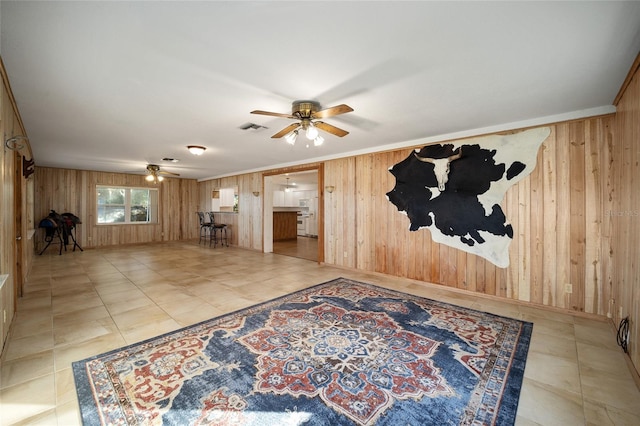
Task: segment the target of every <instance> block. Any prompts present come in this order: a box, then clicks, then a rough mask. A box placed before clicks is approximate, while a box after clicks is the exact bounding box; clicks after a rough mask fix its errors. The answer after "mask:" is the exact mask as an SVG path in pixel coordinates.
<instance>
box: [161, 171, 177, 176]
mask: <svg viewBox="0 0 640 426" xmlns="http://www.w3.org/2000/svg"><path fill="white" fill-rule="evenodd" d="M156 173H157V174H159V175H172V176H180V173H173V172H165V171H164V170H160V171H158V172H156Z"/></svg>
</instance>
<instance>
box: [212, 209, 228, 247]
mask: <svg viewBox="0 0 640 426" xmlns="http://www.w3.org/2000/svg"><path fill="white" fill-rule="evenodd" d="M208 213H209V223H210V224H211V228H210V229H211V235H210V240H209V246H211V240H213V247H214V248H215V247H216V246H217V245H218V232H220V244H221V245H222V246H224V245H225V243H226V245H227V247H229V239H228V238H227V225H226V224H225V223H216V221H215V219H214V217H213V212H208Z"/></svg>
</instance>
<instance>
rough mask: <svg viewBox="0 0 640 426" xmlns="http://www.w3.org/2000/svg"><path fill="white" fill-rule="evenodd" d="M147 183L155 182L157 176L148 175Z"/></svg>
mask: <svg viewBox="0 0 640 426" xmlns="http://www.w3.org/2000/svg"><path fill="white" fill-rule="evenodd" d="M144 179H145V180H146V181H147V182H153V181H154V180H155V176H154V175H147V177H145V178H144Z"/></svg>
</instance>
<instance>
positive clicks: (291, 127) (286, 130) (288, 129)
mask: <svg viewBox="0 0 640 426" xmlns="http://www.w3.org/2000/svg"><path fill="white" fill-rule="evenodd" d="M298 127H300V123H293V124H289V125H288V126H287V127H285V128H284V129H282V130H280V131H279V132H278V133H276V134H275V135H273V136H271V138H272V139H277V138H281V137H283V136H284V135H286V134H287V133H289V132H292V131H294V130H295V129H297V128H298Z"/></svg>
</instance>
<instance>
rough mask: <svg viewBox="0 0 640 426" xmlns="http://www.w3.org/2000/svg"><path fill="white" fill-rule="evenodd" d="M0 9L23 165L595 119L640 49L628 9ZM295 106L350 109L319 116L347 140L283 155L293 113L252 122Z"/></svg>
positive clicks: (349, 148)
mask: <svg viewBox="0 0 640 426" xmlns="http://www.w3.org/2000/svg"><path fill="white" fill-rule="evenodd" d="M0 15H1V23H0V25H1V26H0V29H1V35H0V37H1V43H0V53H1V55H2V59H3V61H4V64H5V67H6V69H7V73H8V76H9V79H10V82H11V85H12V88H13V92H14V95H15V98H16V100H17V103H18V107H19V109H20V113H21V115H22V118H23V121H24V124H25V127H26V130H27V134H28V136H29V139H30V142H31V146H32V149H33V153H34V157H35V160H36V165H39V166H49V167H64V168H76V169H88V170H101V171H114V172H139V173H143V172H144V170H145V165H146V164H147V163H156V164H160V165H161V166H162V167H163V168H165V169H166V170H169V171H173V172H177V173H180V174H181V176H182V177H187V178H196V179H206V178H209V177H217V176H224V175H230V174H237V173H240V172H244V171H252V170H261V169H266V168H271V167H273V166H276V165H278V166H280V165H288V164H300V163H305V162H309V161H313V160H317V159H327V158H335V157H339V156H344V155H347V153H362V152H367V151H374V150H380V149H387V148H390V147H397V146H408V145H416V144H421V143H423V142H424V143H426V142H428V141H434V140H441V139H443V138H448V137H459V136H466V135H472V134H478V133H482V132H485V131H497V130H502V129H508V128H515V127H522V126H525V125H535V124H541V123H545V122H550V121H557V120H558V119H566V118H573V117H580V116H587V115H594V114H598V113H603V112H610V111H613V107H612V106H611V105H612V101H613V99H614V98H615V96H616V94H617V92H618V90H619V88H620V86H621V84H622V82H623V80H624V78H625V76H626V74H627V72H628V71H629V68H630V67H631V64H632V63H633V60H634V59H635V57H636V55H637V53H638V51H640V32H639V30H640V2H611V1H606V2H398V1H393V2H392V1H388V2H361V1H352V2H273V1H261V2H246V1H233V2H213V1H211V2H168V1H161V2H155V1H139V2H106V1H95V2H61V1H53V2H36V1H19V2H13V1H4V0H3V1H2V2H1V4H0ZM301 99H312V100H317V101H319V102H320V103H321V104H322V106H323V107H330V106H334V105H337V104H342V103H345V104H348V105H349V106H351V107H352V108H353V109H354V112H351V113H348V114H345V115H341V116H337V117H333V118H330V119H326V120H325V121H326V122H328V123H330V124H333V125H335V126H338V127H340V128H343V129H345V130H347V131H349V132H350V134H349V135H347V136H345V137H344V138H338V137H335V136H332V135H329V134H326V133H323V135H324V136H325V139H326V141H325V143H324V145H322V146H321V147H313V145H312V146H311V147H308V148H307V147H305V144H304V143H303V140H304V138H299V139H298V143H297V144H296V145H295V146H293V147H291V146H290V145H288V144H287V143H285V141H284V139H271V138H270V136H271V135H272V134H274V133H276V132H278V131H279V130H281V129H282V128H284V127H285V126H287V125H289V124H291V123H292V121H290V120H287V119H284V118H275V117H267V116H259V115H252V114H250V111H252V110H254V109H261V110H268V111H275V112H283V113H288V112H290V109H291V103H292V101H294V100H301ZM246 123H256V124H259V125H262V126H266V127H267V128H268V129H261V130H241V129H239V127H240V126H242V125H243V124H246ZM189 144H198V145H204V146H206V147H207V151H206V152H205V154H204V155H202V156H201V157H194V156H192V155H191V154H189V153H188V152H187V150H186V145H189ZM163 157H172V158H178V159H180V160H181V161H180V162H179V163H175V164H174V163H164V162H162V161H161V159H162V158H163Z"/></svg>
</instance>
